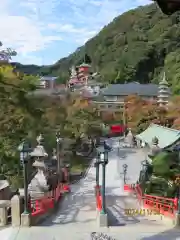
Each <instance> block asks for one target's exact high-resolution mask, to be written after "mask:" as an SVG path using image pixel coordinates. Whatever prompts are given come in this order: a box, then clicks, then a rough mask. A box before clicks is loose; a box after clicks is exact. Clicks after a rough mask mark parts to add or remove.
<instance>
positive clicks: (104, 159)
mask: <svg viewBox="0 0 180 240" xmlns="http://www.w3.org/2000/svg"><path fill="white" fill-rule="evenodd" d="M108 150H109V149H106V148H103V147H99V148H97V151H98V153H99V157H100V159H99V160H100V161H99V164H102V187H101V195H102V211H101V214H106V199H105V187H106V183H105V180H106V165H107V164H108V152H109V151H108Z"/></svg>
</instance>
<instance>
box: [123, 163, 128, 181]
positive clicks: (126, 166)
mask: <svg viewBox="0 0 180 240" xmlns="http://www.w3.org/2000/svg"><path fill="white" fill-rule="evenodd" d="M127 168H128V165H127V164H123V174H124V184H126V174H127Z"/></svg>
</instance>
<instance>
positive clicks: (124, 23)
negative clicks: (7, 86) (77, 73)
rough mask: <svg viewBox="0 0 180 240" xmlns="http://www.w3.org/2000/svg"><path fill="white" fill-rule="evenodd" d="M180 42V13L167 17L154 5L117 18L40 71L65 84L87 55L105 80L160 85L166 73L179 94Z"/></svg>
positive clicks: (39, 70) (95, 69) (174, 89)
mask: <svg viewBox="0 0 180 240" xmlns="http://www.w3.org/2000/svg"><path fill="white" fill-rule="evenodd" d="M179 39H180V14H179V13H175V14H173V15H172V16H170V17H169V16H166V15H164V14H163V13H162V12H161V11H160V10H159V9H158V7H157V6H156V5H155V4H151V5H149V6H145V7H139V8H137V9H135V10H131V11H128V12H126V13H124V14H123V15H121V16H119V17H117V18H115V19H114V20H113V21H112V22H111V23H110V24H109V25H107V26H105V27H104V28H103V29H102V30H101V31H100V33H99V34H98V35H97V36H95V37H94V38H92V39H91V40H89V41H88V42H87V43H86V44H85V46H83V47H80V48H78V49H77V51H75V52H74V53H73V54H71V55H70V56H68V57H67V58H63V59H60V60H59V61H58V62H57V63H56V64H54V65H52V66H48V67H43V68H40V69H38V72H39V73H44V74H49V75H58V76H59V77H60V78H59V80H61V81H64V80H66V79H67V78H68V69H69V67H70V66H71V65H72V64H79V63H81V61H82V59H83V56H84V53H85V52H86V53H87V54H88V55H89V56H90V57H91V59H92V63H93V68H94V71H98V72H99V73H100V74H101V76H102V81H107V82H111V83H112V82H117V83H123V82H125V81H126V82H128V81H138V82H140V83H148V82H157V81H158V80H159V78H160V75H161V74H162V71H163V70H165V71H166V73H167V78H168V81H169V83H171V84H172V87H173V91H174V92H175V93H178V92H179V90H180V84H179V79H180V48H179V46H180V41H179ZM33 68H34V67H32V71H33ZM22 69H23V68H22ZM34 69H35V70H36V71H35V72H37V69H36V68H34Z"/></svg>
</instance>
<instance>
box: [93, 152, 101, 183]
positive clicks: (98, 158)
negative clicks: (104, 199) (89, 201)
mask: <svg viewBox="0 0 180 240" xmlns="http://www.w3.org/2000/svg"><path fill="white" fill-rule="evenodd" d="M99 164H100V153H98V154H97V158H96V162H95V164H94V167H95V168H96V187H99Z"/></svg>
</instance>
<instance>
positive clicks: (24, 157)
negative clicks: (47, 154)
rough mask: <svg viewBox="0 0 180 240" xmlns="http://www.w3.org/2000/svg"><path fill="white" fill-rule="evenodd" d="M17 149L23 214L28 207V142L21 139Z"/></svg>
mask: <svg viewBox="0 0 180 240" xmlns="http://www.w3.org/2000/svg"><path fill="white" fill-rule="evenodd" d="M18 151H19V152H20V161H21V163H22V165H23V175H24V214H28V213H29V207H28V160H29V154H30V152H31V148H30V144H29V143H28V142H25V141H23V142H22V143H21V144H20V145H19V147H18Z"/></svg>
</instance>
